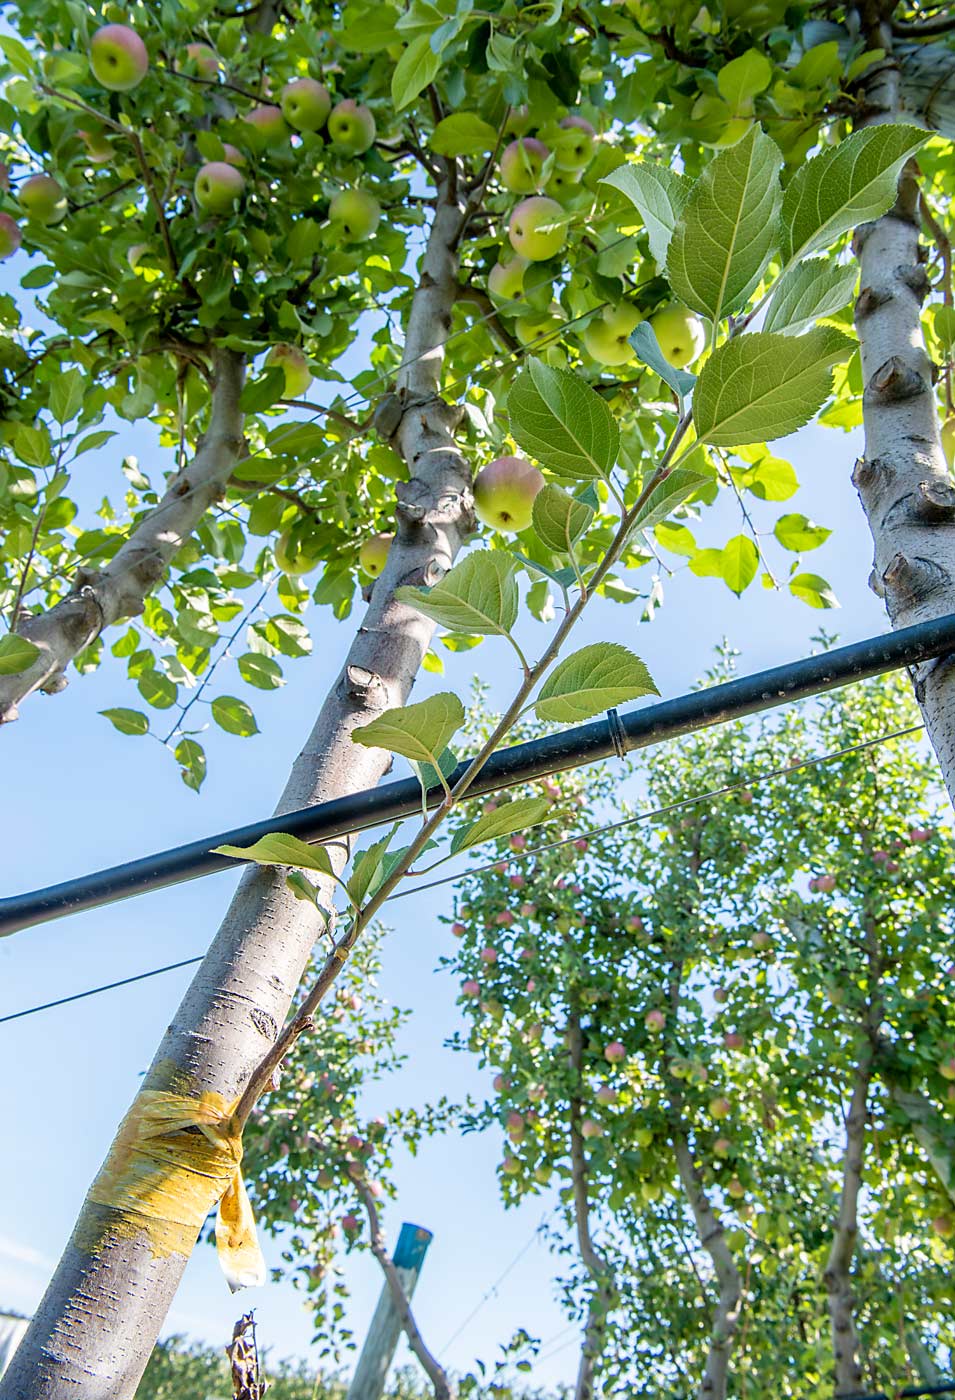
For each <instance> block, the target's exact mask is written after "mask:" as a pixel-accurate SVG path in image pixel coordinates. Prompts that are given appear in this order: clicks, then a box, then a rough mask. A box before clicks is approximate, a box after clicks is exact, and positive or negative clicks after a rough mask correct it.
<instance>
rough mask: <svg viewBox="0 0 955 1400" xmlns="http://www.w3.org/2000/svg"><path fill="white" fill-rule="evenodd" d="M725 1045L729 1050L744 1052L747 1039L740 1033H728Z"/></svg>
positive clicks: (724, 1041) (724, 1039)
mask: <svg viewBox="0 0 955 1400" xmlns="http://www.w3.org/2000/svg"><path fill="white" fill-rule="evenodd" d="M723 1044H724V1045H725V1046H726V1048H727V1050H742V1049H743V1048H744V1046H745V1045H746V1037H745V1036H742V1035H740V1034H739V1032H738V1031H727V1032H726V1034H725V1035H724V1037H723Z"/></svg>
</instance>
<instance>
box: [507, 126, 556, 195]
mask: <svg viewBox="0 0 955 1400" xmlns="http://www.w3.org/2000/svg"><path fill="white" fill-rule="evenodd" d="M549 155H550V151H549V150H548V149H547V147H546V146H545V145H544V143H543V141H538V140H536V138H535V137H533V136H522V137H520V138H519V139H518V140H517V141H512V142H511V144H510V145H509V146H505V147H504V150H503V152H502V154H501V184H502V185H503V186H504V188H505V189H506V190H510V192H511V194H531V193H532V192H533V191H534V190H539V189H540V187H541V174H542V171H543V169H544V161H545V160H546V159H547V157H548V156H549Z"/></svg>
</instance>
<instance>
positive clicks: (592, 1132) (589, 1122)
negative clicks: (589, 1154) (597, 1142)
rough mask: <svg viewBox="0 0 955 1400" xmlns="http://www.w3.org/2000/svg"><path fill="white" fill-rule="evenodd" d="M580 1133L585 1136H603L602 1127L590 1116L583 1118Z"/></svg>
mask: <svg viewBox="0 0 955 1400" xmlns="http://www.w3.org/2000/svg"><path fill="white" fill-rule="evenodd" d="M580 1135H581V1137H585V1138H598V1137H603V1128H602V1127H601V1126H600V1124H599V1123H595V1122H594V1120H593V1119H592V1118H585V1119H584V1121H583V1122H582V1123H581V1125H580Z"/></svg>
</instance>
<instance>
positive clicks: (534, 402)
mask: <svg viewBox="0 0 955 1400" xmlns="http://www.w3.org/2000/svg"><path fill="white" fill-rule="evenodd" d="M507 410H508V414H509V416H510V428H511V433H512V434H513V436H514V437H515V438H516V439H517V441H518V442H519V443H520V445H521V447H523V448H524V449H525V451H527V452H530V453H531V454H532V456H534V457H536V458H537V460H538V461H539V462H543V463H544V465H545V466H548V467H551V468H552V469H553V470H554V471H555V472H558V473H559V474H560V475H561V476H566V477H571V478H573V479H580V480H585V481H586V480H589V479H590V478H592V477H595V476H604V477H605V476H607V475H608V474H609V473H610V471H611V470H612V469H613V465H614V463H615V462H616V460H617V452H618V451H619V448H620V430H619V428H618V427H617V424H616V422H615V421H614V418H613V415H612V413H611V412H610V409H609V408H608V407H607V405H606V403H605V402H604V400H603V399H602V398H601V396H600V394H598V393H597V392H596V391H595V390H593V389H591V388H590V387H589V386H588V385H586V384H585V383H584V382H583V381H582V380H581V379H579V378H578V376H577V375H576V374H572V373H571V372H570V371H569V370H565V369H553V368H552V367H551V366H550V365H545V364H544V363H543V362H542V361H541V360H535V359H533V358H530V359H528V360H527V361H526V362H525V366H524V369H523V370H522V371H521V373H520V374H519V375H518V376H517V378H516V379H515V381H514V383H513V385H512V386H511V391H510V393H509V394H508V398H507Z"/></svg>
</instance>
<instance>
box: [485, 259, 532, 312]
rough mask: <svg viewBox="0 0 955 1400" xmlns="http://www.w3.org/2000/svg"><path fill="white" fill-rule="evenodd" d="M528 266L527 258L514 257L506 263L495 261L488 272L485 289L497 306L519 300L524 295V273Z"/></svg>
mask: <svg viewBox="0 0 955 1400" xmlns="http://www.w3.org/2000/svg"><path fill="white" fill-rule="evenodd" d="M529 266H530V264H529V262H528V260H527V258H521V257H514V258H511V261H510V262H508V263H502V262H498V263H495V264H494V266H493V267H492V268H491V271H490V272H489V273H488V278H487V289H488V293H489V294H490V297H491V300H492V301H493V302H496V303H497V305H498V306H501V305H503V304H504V303H506V302H509V301H521V300H522V299H523V295H524V273H525V272H526V271H527V268H528V267H529Z"/></svg>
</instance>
